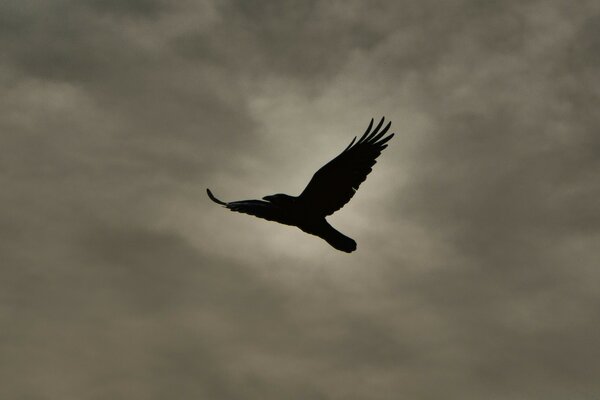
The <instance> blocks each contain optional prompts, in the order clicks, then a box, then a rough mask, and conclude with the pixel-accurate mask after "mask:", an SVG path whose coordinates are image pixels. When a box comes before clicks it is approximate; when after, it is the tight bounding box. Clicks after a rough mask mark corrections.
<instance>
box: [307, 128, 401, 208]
mask: <svg viewBox="0 0 600 400" xmlns="http://www.w3.org/2000/svg"><path fill="white" fill-rule="evenodd" d="M383 122H384V118H382V119H381V121H380V122H379V124H378V125H377V126H376V127H375V129H373V130H372V131H371V128H373V120H372V119H371V123H370V124H369V127H368V128H367V130H366V131H365V133H364V134H363V135H362V136H361V138H360V139H359V140H358V142H356V143H354V141H355V140H356V137H355V138H354V139H352V142H350V145H348V147H346V149H345V150H344V151H343V152H342V153H341V154H340V155H338V156H337V157H336V158H334V159H333V160H331V161H330V162H329V163H327V164H326V165H324V166H323V167H322V168H321V169H319V170H318V171H317V172H316V173H315V174H314V175H313V177H312V179H311V180H310V182H309V183H308V185H307V186H306V188H305V189H304V191H303V192H302V193H301V194H300V196H299V200H301V201H303V202H304V203H305V204H308V205H309V206H310V207H311V208H312V209H314V210H315V211H316V212H317V213H319V214H320V215H323V216H327V215H331V214H333V213H334V212H336V211H337V210H339V209H340V208H342V207H343V206H344V205H345V204H346V203H348V202H349V201H350V199H351V198H352V196H354V192H356V190H357V189H358V187H359V186H360V184H361V183H362V182H364V181H365V179H367V175H368V174H369V172H371V169H372V167H373V165H375V163H376V161H375V160H376V158H377V157H378V156H379V155H380V154H381V151H382V150H383V149H385V148H386V147H387V144H386V143H387V142H388V141H389V140H390V139H391V138H392V137H393V136H394V134H393V133H392V134H390V135H388V136H385V137H384V135H385V134H386V133H387V131H388V130H389V129H390V126H391V124H392V123H391V122H388V124H387V125H386V126H385V127H384V128H383V129H381V127H382V126H383Z"/></svg>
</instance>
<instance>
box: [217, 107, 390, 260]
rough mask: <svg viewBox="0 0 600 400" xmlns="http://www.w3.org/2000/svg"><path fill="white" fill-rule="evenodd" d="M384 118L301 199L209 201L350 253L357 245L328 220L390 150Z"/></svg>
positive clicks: (324, 169) (323, 170)
mask: <svg viewBox="0 0 600 400" xmlns="http://www.w3.org/2000/svg"><path fill="white" fill-rule="evenodd" d="M384 119H385V118H381V121H380V122H379V124H377V126H376V127H375V129H373V130H372V128H373V119H371V123H370V124H369V126H368V128H367V130H366V131H365V133H364V134H363V135H362V136H361V138H360V139H359V140H358V141H357V142H356V143H354V142H355V141H356V137H354V139H352V142H350V144H349V145H348V147H346V149H345V150H344V151H343V152H342V153H340V155H338V156H337V157H336V158H334V159H333V160H331V161H330V162H329V163H327V164H325V165H324V166H323V167H321V169H319V170H318V171H317V172H316V173H315V174H314V175H313V177H312V179H311V180H310V182H309V183H308V185H307V186H306V188H305V189H304V191H303V192H302V193H301V194H300V195H299V196H289V195H287V194H282V193H278V194H272V195H269V196H265V197H263V199H262V200H241V201H232V202H230V203H226V202H224V201H221V200H219V199H217V198H216V197H215V196H214V195H213V194H212V192H211V191H210V189H206V192H207V193H208V197H210V199H211V200H212V201H214V202H215V203H217V204H220V205H222V206H224V207H226V208H228V209H230V210H231V211H236V212H240V213H244V214H250V215H254V216H256V217H259V218H264V219H266V220H269V221H275V222H279V223H281V224H285V225H291V226H296V227H298V228H300V229H301V230H303V231H304V232H306V233H310V234H312V235H315V236H318V237H320V238H321V239H324V240H325V241H326V242H327V243H329V244H330V245H331V246H333V247H334V248H336V249H338V250H341V251H344V252H347V253H351V252H353V251H354V250H356V242H355V241H354V240H352V239H351V238H349V237H348V236H345V235H344V234H342V233H341V232H338V231H337V230H335V229H334V228H333V227H332V226H331V225H329V223H328V222H327V220H326V219H325V217H326V216H328V215H331V214H333V213H334V212H336V211H337V210H339V209H340V208H342V207H343V206H344V205H345V204H346V203H348V202H349V201H350V199H351V198H352V196H354V192H356V190H357V189H358V187H359V186H360V184H361V183H362V182H364V181H365V179H367V175H368V174H369V172H371V169H372V167H373V165H375V163H376V161H375V160H376V159H377V157H378V156H379V155H380V154H381V152H382V150H383V149H385V148H386V147H387V144H386V143H387V142H388V141H389V140H390V139H391V138H392V137H393V136H394V134H393V133H391V134H389V135H387V136H385V134H386V133H387V131H388V130H389V129H390V126H391V125H392V123H391V122H388V124H387V125H386V126H385V127H384V128H383V129H381V127H382V126H383V123H384Z"/></svg>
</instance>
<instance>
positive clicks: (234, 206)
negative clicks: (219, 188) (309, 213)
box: [206, 189, 281, 222]
mask: <svg viewBox="0 0 600 400" xmlns="http://www.w3.org/2000/svg"><path fill="white" fill-rule="evenodd" d="M206 193H208V197H210V199H211V200H212V201H214V202H215V203H217V204H220V205H222V206H223V207H225V208H228V209H229V210H231V211H235V212H239V213H243V214H249V215H254V216H255V217H258V218H263V219H266V220H269V221H277V222H280V221H281V210H280V208H279V207H277V206H275V205H273V203H271V202H268V201H263V200H240V201H232V202H224V201H221V200H219V199H217V198H216V197H215V196H214V195H213V194H212V192H211V191H210V189H206Z"/></svg>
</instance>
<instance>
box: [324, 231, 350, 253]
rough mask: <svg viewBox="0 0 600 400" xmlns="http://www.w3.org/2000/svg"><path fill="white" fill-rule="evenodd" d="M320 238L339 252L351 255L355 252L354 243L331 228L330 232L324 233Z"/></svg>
mask: <svg viewBox="0 0 600 400" xmlns="http://www.w3.org/2000/svg"><path fill="white" fill-rule="evenodd" d="M321 238H323V239H325V241H326V242H327V243H329V244H330V245H331V246H333V247H334V248H336V249H338V250H340V251H344V252H346V253H352V252H353V251H354V250H356V242H355V241H354V240H352V239H351V238H349V237H348V236H346V235H344V234H343V233H341V232H339V231H336V230H335V229H334V228H333V227H331V231H328V232H326V233H325V235H323V236H321Z"/></svg>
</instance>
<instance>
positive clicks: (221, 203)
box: [206, 188, 227, 206]
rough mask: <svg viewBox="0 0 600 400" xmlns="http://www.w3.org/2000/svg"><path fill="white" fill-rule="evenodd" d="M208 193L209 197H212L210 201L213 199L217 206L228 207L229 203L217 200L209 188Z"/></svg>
mask: <svg viewBox="0 0 600 400" xmlns="http://www.w3.org/2000/svg"><path fill="white" fill-rule="evenodd" d="M206 193H207V194H208V197H210V199H211V200H212V201H214V202H215V203H217V204H220V205H222V206H226V205H227V203H225V202H224V201H221V200H219V199H217V198H216V197H215V196H214V195H213V194H212V192H211V191H210V189H208V188H207V189H206Z"/></svg>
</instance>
